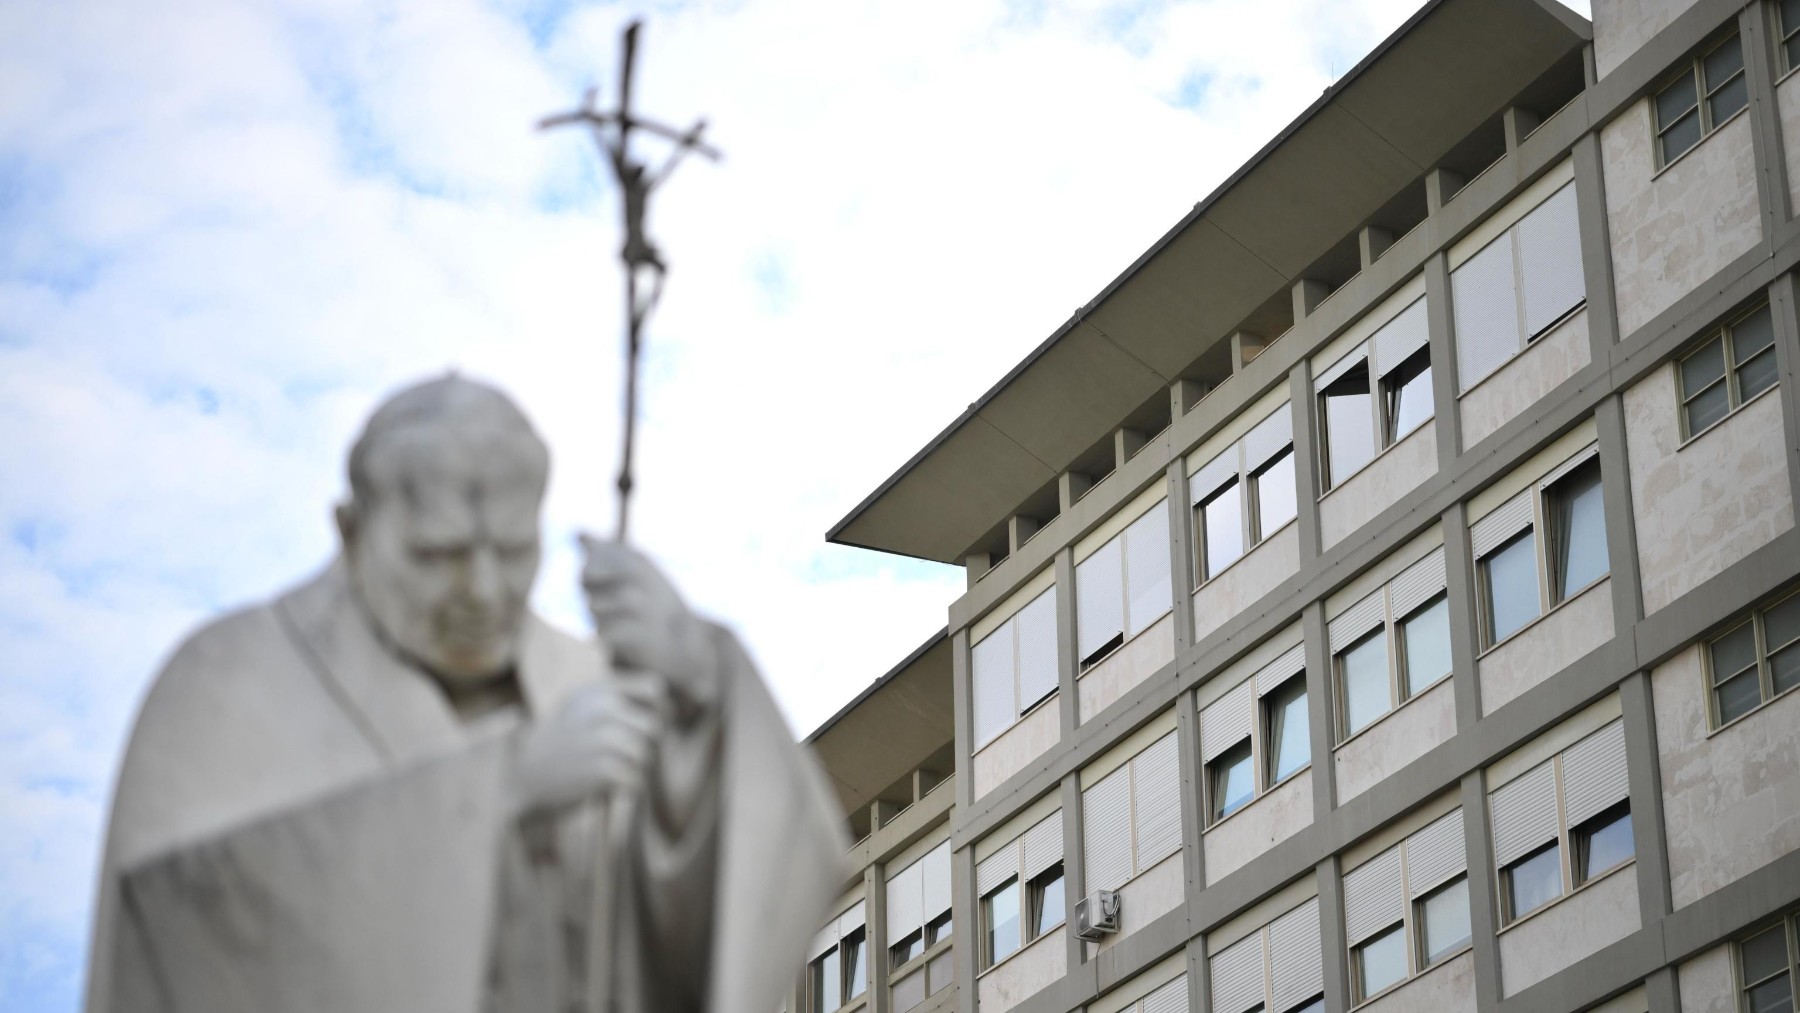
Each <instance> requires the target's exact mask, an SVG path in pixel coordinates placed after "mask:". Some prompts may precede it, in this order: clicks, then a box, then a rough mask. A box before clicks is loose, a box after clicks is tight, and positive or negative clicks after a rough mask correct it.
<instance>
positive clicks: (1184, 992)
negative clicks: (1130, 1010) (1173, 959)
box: [1138, 974, 1188, 1013]
mask: <svg viewBox="0 0 1800 1013" xmlns="http://www.w3.org/2000/svg"><path fill="white" fill-rule="evenodd" d="M1138 1009H1139V1010H1140V1011H1141V1013H1188V987H1187V975H1185V974H1178V975H1176V976H1175V980H1174V981H1171V982H1169V983H1168V984H1166V985H1159V986H1158V987H1157V989H1156V991H1154V992H1151V993H1150V994H1149V995H1147V996H1144V997H1143V998H1142V999H1140V1000H1138Z"/></svg>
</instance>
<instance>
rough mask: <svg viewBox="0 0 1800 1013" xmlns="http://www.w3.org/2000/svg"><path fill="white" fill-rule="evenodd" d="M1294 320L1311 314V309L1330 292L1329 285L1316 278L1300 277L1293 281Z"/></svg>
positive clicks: (1297, 320)
mask: <svg viewBox="0 0 1800 1013" xmlns="http://www.w3.org/2000/svg"><path fill="white" fill-rule="evenodd" d="M1293 291H1294V320H1295V322H1299V321H1301V320H1304V319H1306V318H1307V317H1309V316H1311V315H1312V311H1313V309H1314V308H1316V307H1317V306H1318V305H1319V304H1320V303H1322V302H1324V301H1325V297H1326V296H1328V295H1330V294H1331V286H1330V285H1327V284H1325V283H1324V282H1322V281H1320V280H1319V279H1317V278H1301V279H1300V280H1299V281H1296V282H1294V289H1293Z"/></svg>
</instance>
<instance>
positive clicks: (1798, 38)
mask: <svg viewBox="0 0 1800 1013" xmlns="http://www.w3.org/2000/svg"><path fill="white" fill-rule="evenodd" d="M1775 21H1776V26H1775V27H1776V35H1777V36H1778V37H1779V38H1780V39H1781V66H1782V69H1783V70H1793V69H1794V68H1795V67H1800V0H1781V2H1780V3H1779V4H1777V5H1776V6H1775Z"/></svg>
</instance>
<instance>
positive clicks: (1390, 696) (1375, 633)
mask: <svg viewBox="0 0 1800 1013" xmlns="http://www.w3.org/2000/svg"><path fill="white" fill-rule="evenodd" d="M1376 640H1380V641H1381V649H1382V663H1383V665H1384V666H1385V674H1386V676H1387V679H1386V681H1387V707H1386V708H1385V709H1384V710H1382V712H1381V713H1379V714H1377V715H1375V716H1374V717H1372V718H1370V719H1369V720H1368V721H1367V722H1366V723H1365V724H1364V725H1363V726H1362V727H1361V728H1355V729H1353V728H1351V727H1350V681H1349V679H1348V678H1347V677H1346V672H1347V671H1348V669H1347V666H1346V665H1345V661H1346V659H1347V658H1348V657H1349V656H1350V654H1351V652H1353V651H1356V650H1359V649H1361V648H1362V647H1364V646H1366V645H1368V644H1370V643H1372V642H1374V641H1376ZM1392 646H1393V645H1392V644H1391V643H1390V642H1389V639H1388V624H1387V623H1386V622H1385V621H1384V622H1383V623H1382V625H1381V626H1380V627H1378V628H1376V629H1373V630H1370V631H1369V632H1368V633H1365V634H1364V635H1362V636H1360V637H1358V638H1356V639H1355V640H1353V641H1351V642H1350V644H1349V645H1348V646H1346V647H1345V648H1344V649H1343V650H1341V651H1338V652H1336V653H1334V654H1332V656H1331V664H1332V669H1333V673H1334V674H1335V675H1336V682H1337V690H1338V692H1337V697H1338V699H1337V714H1336V718H1337V722H1338V728H1340V729H1341V730H1342V731H1343V733H1344V737H1343V739H1342V740H1341V741H1342V742H1348V741H1350V740H1351V739H1352V738H1355V737H1356V736H1357V735H1360V734H1362V733H1363V732H1365V731H1367V730H1368V729H1370V728H1373V727H1374V726H1375V724H1376V723H1377V722H1379V721H1380V720H1381V719H1382V718H1385V717H1387V716H1388V715H1389V714H1392V713H1394V709H1395V707H1396V706H1398V705H1397V704H1396V703H1395V702H1394V652H1393V650H1392Z"/></svg>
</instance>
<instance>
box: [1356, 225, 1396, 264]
mask: <svg viewBox="0 0 1800 1013" xmlns="http://www.w3.org/2000/svg"><path fill="white" fill-rule="evenodd" d="M1392 245H1394V234H1393V233H1392V232H1389V231H1388V230H1386V229H1384V228H1381V227H1380V226H1378V225H1365V226H1363V227H1362V228H1360V229H1358V230H1356V253H1357V259H1358V261H1359V262H1360V263H1361V264H1362V269H1363V270H1365V271H1367V270H1368V269H1369V267H1370V265H1372V264H1374V263H1375V261H1376V259H1377V258H1379V257H1380V256H1381V255H1382V254H1384V253H1386V252H1387V248H1388V247H1390V246H1392Z"/></svg>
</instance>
